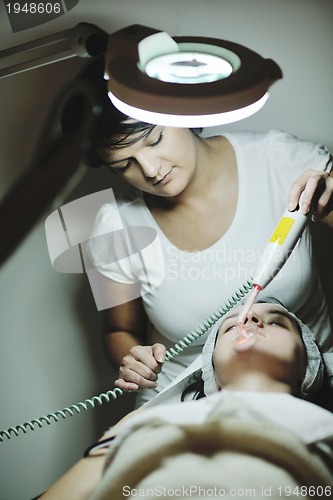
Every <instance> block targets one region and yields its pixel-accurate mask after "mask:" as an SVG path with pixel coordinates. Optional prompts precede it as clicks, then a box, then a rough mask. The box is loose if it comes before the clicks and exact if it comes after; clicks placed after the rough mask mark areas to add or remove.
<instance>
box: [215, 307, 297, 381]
mask: <svg viewBox="0 0 333 500" xmlns="http://www.w3.org/2000/svg"><path fill="white" fill-rule="evenodd" d="M241 307H242V306H240V307H236V308H234V309H233V310H232V312H231V313H230V314H229V315H228V316H226V318H225V320H224V322H223V323H222V325H221V327H220V329H219V332H218V337H217V342H216V346H215V350H214V354H213V362H214V369H215V378H216V383H217V386H227V385H228V384H232V383H233V382H234V381H235V380H237V379H238V378H239V377H240V376H243V375H246V374H249V373H260V374H265V375H266V376H267V377H269V378H271V379H272V380H275V381H279V382H283V383H287V384H288V385H290V387H291V388H292V389H293V390H294V389H295V390H296V388H297V386H298V383H299V381H300V380H301V379H302V378H303V376H304V372H305V366H306V365H305V348H304V345H303V341H302V338H301V334H300V330H299V326H298V324H297V323H296V322H295V320H294V319H293V317H292V316H290V315H289V314H288V313H287V312H286V311H285V309H283V308H282V307H280V306H279V305H276V304H265V303H263V304H255V305H254V306H253V308H252V310H251V311H250V313H249V315H248V317H247V319H246V322H245V326H246V327H247V328H249V329H250V330H251V329H253V331H254V340H255V342H254V344H253V345H252V346H251V347H249V348H248V349H247V348H243V349H237V347H236V348H235V345H236V341H237V334H238V333H239V329H238V328H239V327H238V326H237V322H238V316H239V314H240V311H241Z"/></svg>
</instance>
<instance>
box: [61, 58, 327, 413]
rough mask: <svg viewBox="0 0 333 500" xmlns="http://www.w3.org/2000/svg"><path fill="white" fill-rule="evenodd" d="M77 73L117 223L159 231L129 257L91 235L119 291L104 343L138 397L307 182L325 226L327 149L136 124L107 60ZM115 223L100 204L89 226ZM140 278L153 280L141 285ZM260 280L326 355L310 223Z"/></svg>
mask: <svg viewBox="0 0 333 500" xmlns="http://www.w3.org/2000/svg"><path fill="white" fill-rule="evenodd" d="M83 77H86V78H89V79H91V80H92V81H93V83H94V86H95V87H96V88H97V89H98V92H99V95H100V96H101V102H102V104H103V116H102V118H101V121H100V123H99V126H98V128H97V130H96V131H95V133H94V137H93V139H92V146H93V148H92V155H91V158H90V163H91V164H92V165H93V166H100V165H103V166H104V168H108V169H109V170H110V171H111V172H112V173H113V174H114V175H117V176H119V177H121V179H123V180H124V181H126V182H127V183H128V190H125V192H124V194H123V196H122V197H121V198H120V199H118V200H117V207H118V209H119V213H120V216H121V221H122V224H123V225H124V226H148V227H151V228H153V229H154V230H155V231H156V232H157V234H158V240H157V242H155V246H154V248H153V253H152V254H151V255H148V256H147V258H146V260H145V261H144V264H143V263H142V260H141V261H140V259H137V260H135V259H126V258H125V259H119V260H118V262H112V263H108V262H107V261H108V259H107V258H103V253H106V252H107V249H105V248H96V244H92V245H91V254H92V258H93V260H94V262H95V265H96V267H97V268H98V271H99V272H100V273H101V274H102V275H103V276H105V277H107V278H108V279H107V280H105V281H106V282H107V287H108V288H109V291H108V293H109V294H110V296H112V297H121V299H120V300H119V301H118V305H115V306H114V307H111V308H110V309H108V310H106V311H105V332H104V333H105V336H104V338H105V347H106V353H107V356H108V358H109V359H110V361H111V363H112V364H113V366H115V367H116V368H117V369H119V376H118V379H117V380H116V382H115V384H116V386H118V387H120V388H121V389H123V390H131V391H133V390H137V389H139V388H140V389H141V390H140V392H139V397H138V404H142V403H143V402H144V401H146V400H147V399H150V398H151V397H152V396H153V395H154V394H155V393H156V391H157V392H158V391H160V390H161V388H163V387H164V386H165V385H166V384H167V383H168V382H169V381H170V380H172V379H173V378H174V377H175V376H176V375H177V374H178V373H179V372H180V371H181V370H182V369H183V368H184V367H185V366H188V365H189V364H190V362H191V361H192V360H193V359H194V358H195V357H196V356H197V355H198V354H199V353H200V352H201V349H202V345H203V344H204V341H205V338H206V335H205V336H204V337H202V338H201V339H199V340H198V341H196V342H195V343H194V344H193V345H192V346H191V347H190V348H188V349H186V350H185V351H184V353H182V354H180V355H178V356H177V357H176V358H175V359H174V360H171V361H170V362H168V363H165V365H164V366H163V362H164V360H165V352H166V349H168V348H169V347H171V346H173V345H174V343H175V342H178V341H179V340H180V339H181V338H183V336H184V335H186V334H188V333H189V332H190V331H191V330H192V329H194V328H195V327H197V326H198V325H199V324H201V323H202V322H203V321H204V320H205V319H206V317H207V316H209V315H210V314H211V313H212V312H213V311H215V310H216V309H217V308H218V307H219V306H220V305H222V304H223V303H224V302H225V301H226V300H227V299H228V298H229V297H230V296H231V295H232V294H233V293H234V292H235V291H236V290H237V289H238V288H239V287H241V286H242V284H244V282H246V280H248V279H250V278H251V277H252V276H253V274H254V273H255V270H256V269H257V267H258V264H259V261H260V256H261V254H262V252H263V250H264V248H265V244H266V242H267V241H268V239H269V236H270V235H271V233H272V231H273V229H274V227H275V225H276V223H277V221H278V220H279V218H280V216H281V214H282V213H283V211H284V210H285V208H286V206H288V209H289V210H294V209H296V208H297V207H298V202H299V198H300V195H301V193H302V192H303V199H302V206H301V210H302V211H303V212H304V213H307V212H308V211H309V209H310V207H311V210H312V211H313V216H314V217H315V219H317V220H321V221H322V222H324V223H325V224H327V225H329V226H331V227H333V214H332V213H331V210H332V208H333V177H332V176H331V169H332V159H331V156H330V154H329V153H328V151H327V150H326V149H325V147H323V146H322V145H319V144H313V143H309V142H303V141H301V140H299V139H298V138H296V137H295V136H293V135H290V134H288V133H285V132H283V131H280V130H272V131H269V132H268V133H256V132H243V133H242V132H233V133H223V134H221V135H217V136H214V137H202V136H201V135H200V131H198V130H191V129H184V128H171V127H162V126H153V125H149V124H146V123H141V122H137V121H135V120H133V119H131V118H129V117H127V116H125V115H123V114H122V113H120V112H119V111H118V110H117V109H115V108H114V106H113V105H112V104H111V102H110V100H109V99H108V96H107V91H106V83H105V81H104V80H103V63H102V64H100V63H98V62H97V63H93V64H90V65H89V66H88V68H87V69H85V70H84V72H83ZM66 126H67V127H70V113H68V115H67V117H66V114H65V116H64V127H65V128H66ZM110 184H111V186H112V177H110ZM106 187H108V186H106ZM115 229H116V227H115V222H114V210H113V209H112V205H111V203H110V205H108V204H106V205H104V206H103V207H101V209H100V212H99V214H98V217H97V220H96V226H95V230H94V233H95V234H99V233H100V232H101V231H102V232H103V231H104V232H112V231H113V230H115ZM142 253H144V252H142ZM104 257H105V256H104ZM143 266H144V267H146V269H145V273H143V269H142V268H143ZM144 276H146V277H147V276H148V277H149V279H151V277H152V280H153V281H154V278H155V279H156V283H155V285H154V286H150V288H149V287H148V285H147V280H148V278H145V277H144ZM138 282H139V288H140V290H139V291H137V292H135V287H137V286H138V285H137V283H138ZM150 285H151V283H150ZM133 290H134V291H133ZM266 290H267V292H268V293H269V294H270V295H274V296H275V297H277V298H278V299H279V300H280V301H281V302H282V303H284V304H285V305H286V307H287V308H288V309H289V310H292V311H294V312H295V314H297V315H298V316H299V317H300V318H301V319H302V320H303V321H304V322H306V323H307V324H308V325H309V326H310V328H312V329H313V330H314V331H315V333H316V334H317V337H318V343H319V345H320V349H321V350H322V352H323V353H327V352H332V351H333V339H332V338H331V335H330V325H329V319H328V314H327V308H326V303H325V299H324V295H323V292H322V289H321V286H320V282H319V277H318V273H317V270H316V268H315V265H314V262H313V258H312V252H311V236H310V233H309V229H308V228H306V230H305V232H304V233H303V236H302V238H301V240H300V242H299V243H298V245H297V247H296V248H295V250H294V252H293V255H292V257H291V258H290V259H289V260H288V262H287V263H286V265H285V266H284V268H283V269H282V271H281V272H280V273H279V274H278V276H277V277H276V278H275V279H274V280H273V282H272V283H271V284H270V285H269V286H268V287H267V289H266ZM266 290H265V291H266ZM263 293H264V292H263ZM133 297H134V298H133ZM319 332H320V333H319ZM328 356H329V355H328ZM162 366H163V370H162V372H161V373H160V371H161V368H162ZM329 375H332V371H330V372H329Z"/></svg>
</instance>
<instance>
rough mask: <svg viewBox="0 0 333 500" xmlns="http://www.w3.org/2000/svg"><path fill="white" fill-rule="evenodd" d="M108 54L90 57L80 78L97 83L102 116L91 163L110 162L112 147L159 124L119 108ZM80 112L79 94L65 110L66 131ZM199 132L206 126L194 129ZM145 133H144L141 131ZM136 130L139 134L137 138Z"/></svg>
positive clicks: (89, 157)
mask: <svg viewBox="0 0 333 500" xmlns="http://www.w3.org/2000/svg"><path fill="white" fill-rule="evenodd" d="M104 69H105V58H104V56H99V57H97V58H94V59H93V60H91V61H89V62H88V64H86V65H85V66H84V67H83V68H82V69H81V71H80V72H79V74H78V76H77V78H78V79H82V80H84V81H86V82H88V84H90V85H91V86H92V87H93V91H94V93H95V95H96V99H97V101H98V102H97V106H99V108H100V116H99V119H98V120H97V123H96V126H95V127H94V129H93V131H92V133H91V137H90V138H89V146H90V147H89V148H86V149H87V150H88V149H89V151H87V155H86V159H85V162H86V163H87V164H88V165H89V166H91V167H100V166H102V165H107V164H108V163H109V162H110V160H111V158H110V153H112V150H115V149H120V148H123V147H125V146H129V145H131V144H134V143H135V142H137V141H139V140H140V139H142V138H143V137H145V136H147V135H149V134H150V132H151V131H152V130H153V129H154V128H155V126H156V125H151V124H149V123H145V122H140V121H137V120H131V119H129V117H128V116H127V115H125V114H124V113H122V112H121V111H119V110H118V109H117V108H116V107H115V106H114V105H113V104H112V102H111V100H110V99H109V96H108V89H107V81H106V80H105V79H104ZM78 116H80V102H79V101H78V100H76V99H75V98H74V99H73V100H71V101H69V102H68V103H67V104H66V106H65V108H64V110H63V113H62V129H63V133H64V134H67V133H70V132H71V129H72V128H73V126H75V123H76V122H77V120H78V118H77V117H78ZM191 130H192V132H193V133H194V134H195V135H199V134H200V133H201V131H202V129H199V128H198V129H191ZM140 133H141V134H140ZM133 134H136V136H135V138H133Z"/></svg>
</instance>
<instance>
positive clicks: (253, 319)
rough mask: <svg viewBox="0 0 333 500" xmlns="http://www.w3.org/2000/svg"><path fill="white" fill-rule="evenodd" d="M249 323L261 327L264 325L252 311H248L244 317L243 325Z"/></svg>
mask: <svg viewBox="0 0 333 500" xmlns="http://www.w3.org/2000/svg"><path fill="white" fill-rule="evenodd" d="M251 323H253V324H254V325H256V326H257V327H258V328H262V327H263V326H264V324H263V322H262V320H261V318H260V316H259V315H258V314H256V313H255V312H253V311H249V313H248V315H247V316H246V318H245V321H244V325H250V324H251Z"/></svg>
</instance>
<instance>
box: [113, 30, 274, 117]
mask: <svg viewBox="0 0 333 500" xmlns="http://www.w3.org/2000/svg"><path fill="white" fill-rule="evenodd" d="M105 78H106V79H107V80H108V90H109V97H110V99H111V101H112V102H113V104H114V105H115V106H116V107H117V108H118V109H119V110H120V111H122V112H123V113H124V114H126V115H128V116H131V117H132V118H134V119H136V120H139V121H143V122H147V123H153V124H156V125H164V126H175V127H177V126H179V127H203V126H215V125H222V124H225V123H230V122H234V121H238V120H240V119H243V118H246V117H247V116H250V115H252V114H253V113H255V112H256V111H258V110H259V109H260V108H261V107H262V106H263V105H264V103H265V102H266V100H267V98H268V89H269V87H270V86H271V85H272V84H273V83H274V82H275V81H276V80H278V79H280V78H282V72H281V69H280V67H279V66H278V65H277V64H276V63H275V62H274V61H272V60H271V59H263V58H262V57H261V56H260V55H259V54H257V53H256V52H253V51H252V50H250V49H248V48H246V47H244V46H242V45H239V44H236V43H233V42H228V41H226V40H219V39H215V38H206V37H174V38H172V37H170V36H169V35H168V34H167V33H165V32H161V31H158V30H155V29H153V28H148V27H145V26H141V25H133V26H129V27H127V28H124V29H122V30H120V31H117V32H115V33H113V34H112V35H110V37H109V41H108V47H107V51H106V66H105Z"/></svg>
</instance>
